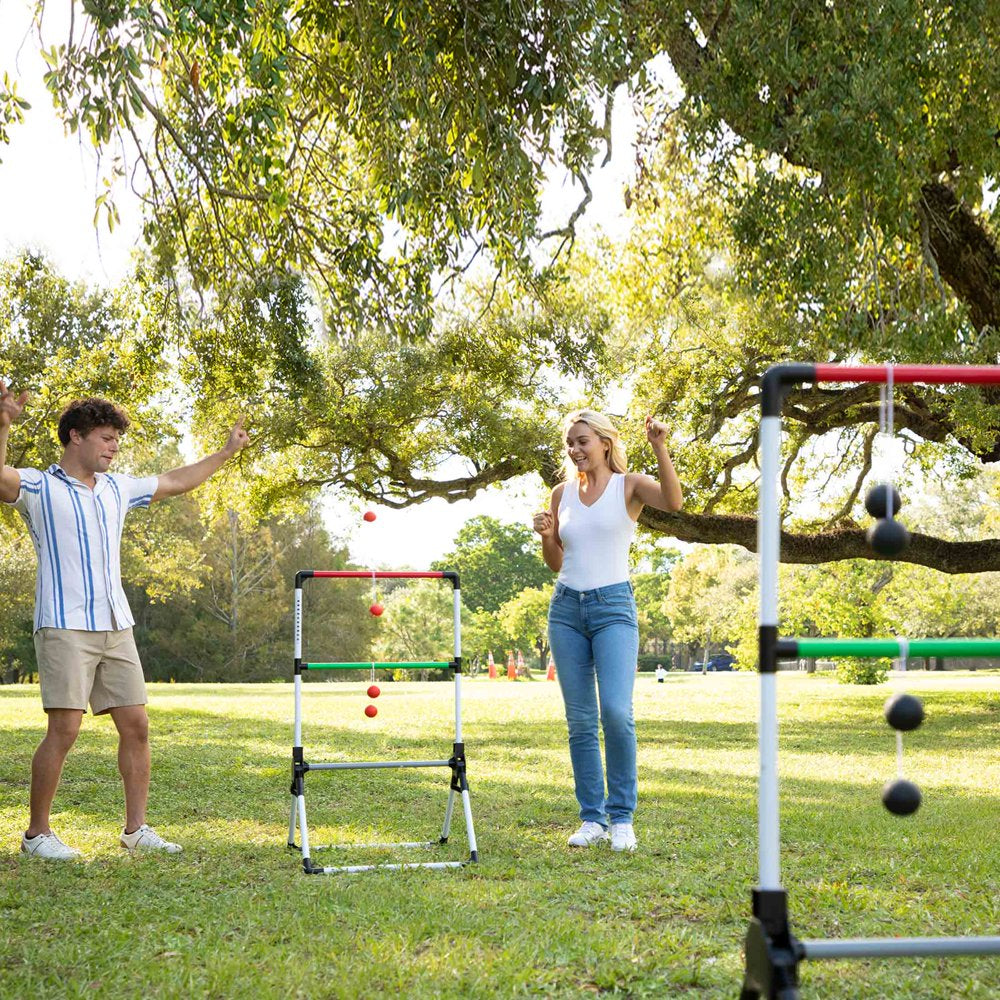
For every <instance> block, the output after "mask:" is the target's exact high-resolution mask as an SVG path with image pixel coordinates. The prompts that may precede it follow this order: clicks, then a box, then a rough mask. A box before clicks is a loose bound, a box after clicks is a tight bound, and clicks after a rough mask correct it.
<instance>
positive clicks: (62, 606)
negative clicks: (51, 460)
mask: <svg viewBox="0 0 1000 1000" xmlns="http://www.w3.org/2000/svg"><path fill="white" fill-rule="evenodd" d="M17 471H18V473H19V474H20V476H21V492H20V493H19V494H18V498H17V500H15V501H14V508H15V509H16V510H17V511H18V512H19V513H20V514H21V516H22V517H23V518H24V520H25V521H26V522H27V524H28V531H29V532H30V533H31V540H32V542H33V543H34V545H35V554H36V555H37V557H38V575H37V578H36V580H35V631H36V632H37V631H38V629H40V628H68V629H82V630H83V631H87V632H110V631H117V630H119V629H124V628H128V627H129V626H131V625H134V624H135V619H134V618H133V617H132V611H131V609H130V608H129V606H128V600H127V599H126V597H125V591H124V590H123V589H122V571H121V551H120V550H121V539H122V529H123V527H124V525H125V515H126V514H127V513H128V512H129V511H130V510H132V509H133V508H134V507H148V506H149V504H150V501H151V500H152V499H153V494H154V493H155V492H156V485H157V477H156V476H147V477H145V478H144V479H136V478H135V477H134V476H120V475H118V474H117V473H110V472H105V473H97V483H96V486H95V487H94V489H93V490H91V489H90V487H89V486H86V485H85V484H84V483H81V482H80V480H78V479H74V478H73V477H72V476H70V475H67V474H66V472H64V471H63V469H62V468H61V467H60V466H58V465H50V466H49V468H48V469H46V470H45V471H44V472H42V471H40V470H39V469H18V470H17Z"/></svg>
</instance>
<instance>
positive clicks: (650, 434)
mask: <svg viewBox="0 0 1000 1000" xmlns="http://www.w3.org/2000/svg"><path fill="white" fill-rule="evenodd" d="M646 440H647V441H648V442H649V443H650V444H651V445H652V446H653V447H654V448H655V447H656V446H657V445H662V444H666V443H667V425H666V424H665V423H664V422H663V421H662V420H657V419H656V418H655V417H651V416H650V417H646Z"/></svg>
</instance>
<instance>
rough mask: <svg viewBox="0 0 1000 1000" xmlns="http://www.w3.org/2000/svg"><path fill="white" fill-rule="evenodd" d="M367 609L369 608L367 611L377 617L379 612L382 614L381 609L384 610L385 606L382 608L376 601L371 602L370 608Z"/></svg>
mask: <svg viewBox="0 0 1000 1000" xmlns="http://www.w3.org/2000/svg"><path fill="white" fill-rule="evenodd" d="M368 610H369V611H370V612H371V613H372V614H373V615H374V616H375V617H376V618H378V617H379V615H381V614H382V612H383V611H385V608H383V607H382V605H381V604H377V603H376V604H373V605H372V606H371V607H370V608H369V609H368Z"/></svg>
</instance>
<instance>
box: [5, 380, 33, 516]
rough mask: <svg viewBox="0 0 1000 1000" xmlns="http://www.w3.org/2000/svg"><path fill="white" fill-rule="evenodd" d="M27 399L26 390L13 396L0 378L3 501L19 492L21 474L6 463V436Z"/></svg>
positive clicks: (16, 495)
mask: <svg viewBox="0 0 1000 1000" xmlns="http://www.w3.org/2000/svg"><path fill="white" fill-rule="evenodd" d="M27 401H28V393H27V392H22V393H21V395H20V396H15V395H14V393H13V391H12V390H11V389H8V388H7V386H6V384H5V383H4V382H3V380H0V500H3V501H4V502H5V503H13V502H14V501H15V500H16V499H17V497H18V494H19V493H20V492H21V474H20V473H19V472H18V471H17V469H13V468H11V467H10V466H9V465H8V464H7V438H9V437H10V425H11V424H12V423H13V422H14V421H15V420H17V418H18V417H19V416H21V411H22V410H23V409H24V404H25V403H26V402H27Z"/></svg>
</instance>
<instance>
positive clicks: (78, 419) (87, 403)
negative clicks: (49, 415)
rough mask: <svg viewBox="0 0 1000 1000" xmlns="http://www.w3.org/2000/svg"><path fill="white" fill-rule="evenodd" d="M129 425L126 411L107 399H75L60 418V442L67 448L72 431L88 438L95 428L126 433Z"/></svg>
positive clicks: (95, 397) (90, 397)
mask: <svg viewBox="0 0 1000 1000" xmlns="http://www.w3.org/2000/svg"><path fill="white" fill-rule="evenodd" d="M128 425H129V419H128V416H127V415H126V413H125V411H124V410H122V409H121V408H119V407H117V406H115V404H114V403H112V402H110V401H109V400H107V399H101V398H100V397H99V396H89V397H88V398H87V399H74V400H73V402H72V403H70V404H69V406H67V407H66V409H65V410H63V411H62V415H61V416H60V417H59V431H58V433H59V441H60V442H61V443H62V445H63V447H64V448H65V447H66V445H68V444H69V432H70V431H77V432H78V433H79V434H80V436H81V437H86V436H87V435H88V434H89V433H90V432H91V431H92V430H93V429H94V428H95V427H114V429H115V430H116V431H120V432H121V433H124V432H125V431H126V430H128Z"/></svg>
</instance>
